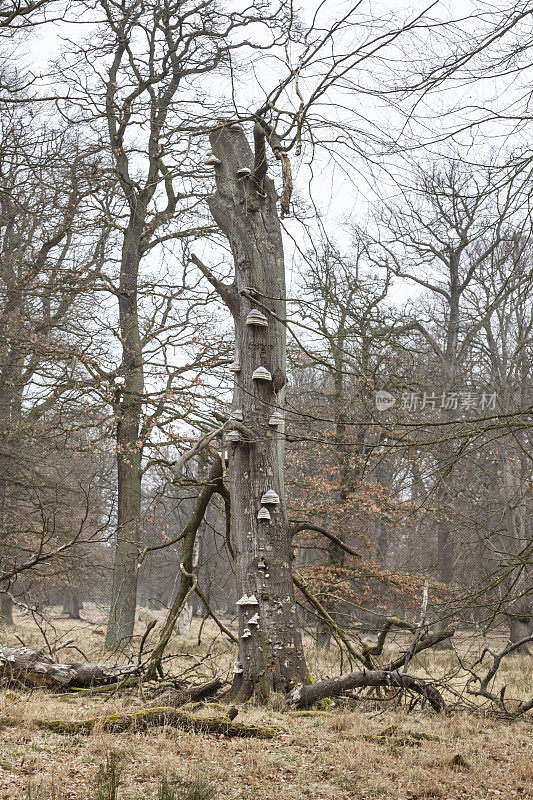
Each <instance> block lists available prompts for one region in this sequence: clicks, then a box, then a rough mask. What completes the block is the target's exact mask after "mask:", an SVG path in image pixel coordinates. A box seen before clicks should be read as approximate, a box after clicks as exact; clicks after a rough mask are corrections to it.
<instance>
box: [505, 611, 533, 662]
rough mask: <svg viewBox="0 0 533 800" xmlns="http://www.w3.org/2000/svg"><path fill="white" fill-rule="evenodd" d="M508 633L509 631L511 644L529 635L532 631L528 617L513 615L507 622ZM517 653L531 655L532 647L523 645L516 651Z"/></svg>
mask: <svg viewBox="0 0 533 800" xmlns="http://www.w3.org/2000/svg"><path fill="white" fill-rule="evenodd" d="M509 633H510V636H509V638H510V641H511V643H512V644H514V643H515V642H519V641H521V640H522V639H525V638H526V636H530V635H531V633H532V628H531V620H530V618H529V617H513V618H512V619H511V621H510V623H509ZM516 652H517V653H518V652H520V653H525V654H527V655H532V653H533V648H532V647H531V646H530V645H527V644H525V645H523V647H520V648H519V649H518V650H517V651H516Z"/></svg>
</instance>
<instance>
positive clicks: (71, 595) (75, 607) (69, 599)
mask: <svg viewBox="0 0 533 800" xmlns="http://www.w3.org/2000/svg"><path fill="white" fill-rule="evenodd" d="M81 605H82V604H81V603H80V598H79V597H78V594H77V592H67V594H66V595H65V599H64V601H63V614H66V615H67V617H68V618H69V619H80V610H81Z"/></svg>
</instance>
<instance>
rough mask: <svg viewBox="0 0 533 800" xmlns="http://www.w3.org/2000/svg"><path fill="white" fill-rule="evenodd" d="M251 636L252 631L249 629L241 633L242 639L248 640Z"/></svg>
mask: <svg viewBox="0 0 533 800" xmlns="http://www.w3.org/2000/svg"><path fill="white" fill-rule="evenodd" d="M251 635H252V631H251V630H250V629H249V628H245V629H244V630H243V632H242V637H241V638H242V639H249V638H250V636H251Z"/></svg>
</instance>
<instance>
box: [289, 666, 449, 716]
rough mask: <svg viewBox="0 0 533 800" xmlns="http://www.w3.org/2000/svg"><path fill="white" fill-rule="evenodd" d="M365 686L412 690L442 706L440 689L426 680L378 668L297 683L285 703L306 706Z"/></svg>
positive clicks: (443, 706)
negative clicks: (314, 681)
mask: <svg viewBox="0 0 533 800" xmlns="http://www.w3.org/2000/svg"><path fill="white" fill-rule="evenodd" d="M367 687H374V688H376V687H384V688H391V687H396V688H398V689H405V690H408V691H411V692H416V693H417V694H420V695H421V696H422V697H424V698H425V699H426V700H427V701H428V703H429V704H430V705H431V707H432V708H433V709H435V711H439V712H440V711H444V710H445V709H446V704H445V702H444V698H443V697H442V695H441V693H440V692H439V691H438V690H437V689H436V688H435V687H434V686H432V685H431V684H430V683H426V682H425V681H423V680H421V679H420V678H417V677H415V676H414V675H405V674H403V673H402V674H400V673H399V672H388V671H386V670H381V669H375V670H368V671H364V672H351V673H350V674H348V675H341V676H340V677H339V678H328V679H327V680H325V681H319V682H318V683H312V684H309V685H307V686H304V685H303V684H298V686H296V688H295V689H293V690H292V692H291V693H290V695H289V704H290V705H292V706H293V707H295V708H309V707H310V706H312V705H313V704H314V703H317V702H318V701H319V700H323V699H324V698H326V697H336V696H338V695H339V694H342V693H343V692H347V691H349V690H350V689H361V688H367Z"/></svg>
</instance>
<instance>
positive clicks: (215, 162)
mask: <svg viewBox="0 0 533 800" xmlns="http://www.w3.org/2000/svg"><path fill="white" fill-rule="evenodd" d="M204 163H205V166H206V167H219V166H220V165H221V164H222V161H221V160H220V158H217V157H216V155H215V154H214V153H208V154H207V158H206V160H205V162H204Z"/></svg>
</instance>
